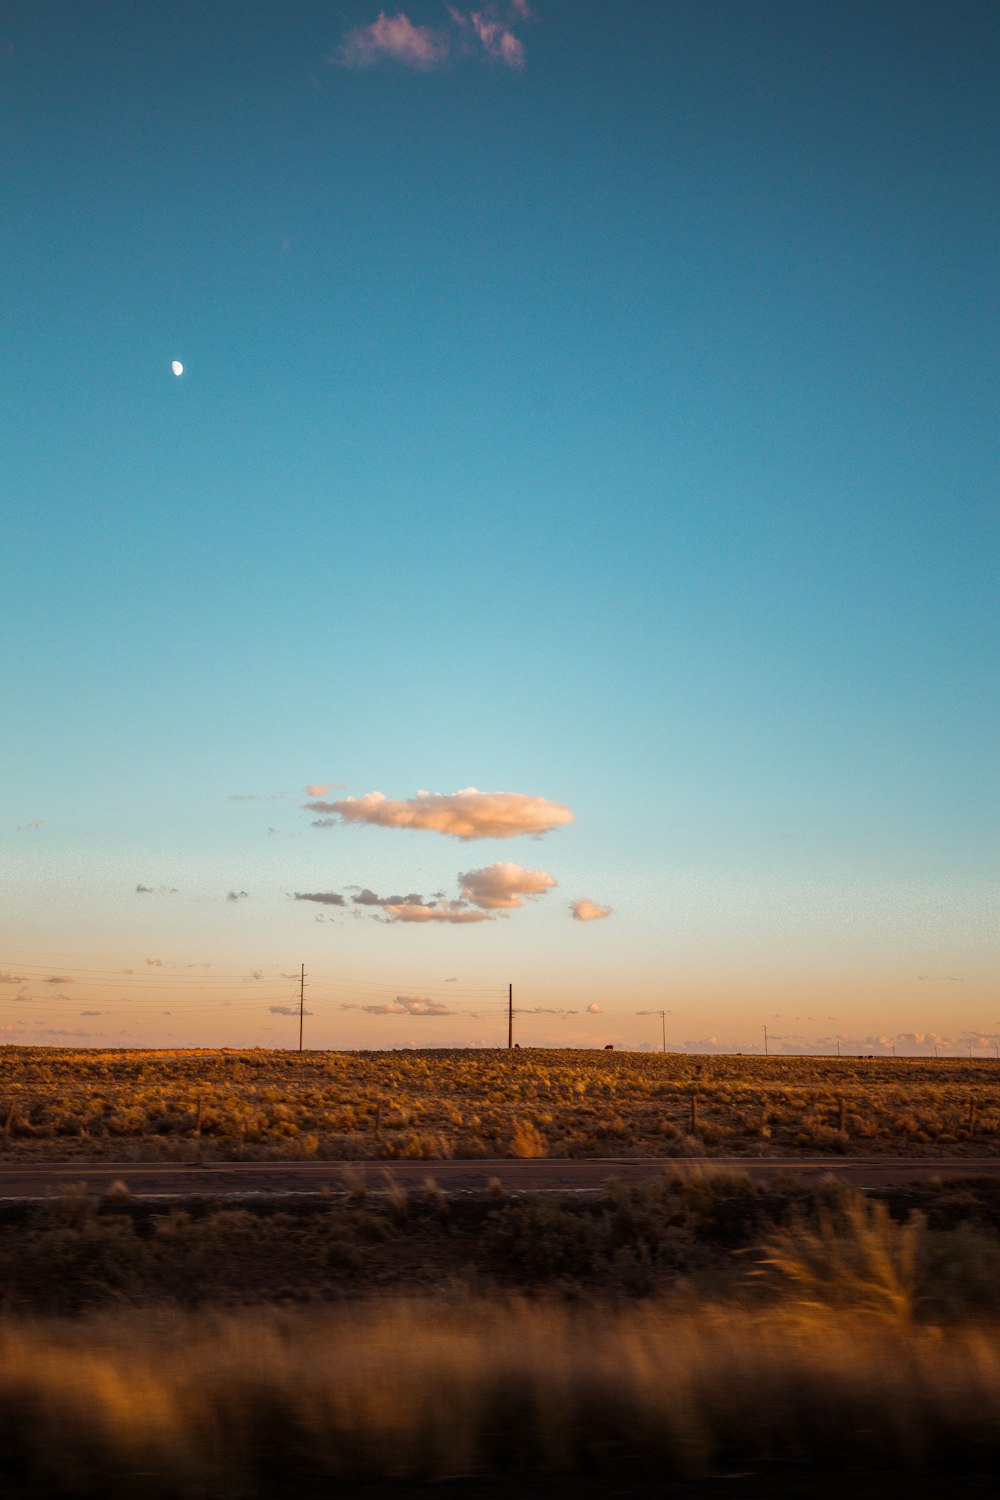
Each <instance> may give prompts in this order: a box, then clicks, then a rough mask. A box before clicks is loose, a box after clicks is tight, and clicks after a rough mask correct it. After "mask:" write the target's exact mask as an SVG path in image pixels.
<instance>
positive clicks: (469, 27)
mask: <svg viewBox="0 0 1000 1500" xmlns="http://www.w3.org/2000/svg"><path fill="white" fill-rule="evenodd" d="M501 12H502V14H501ZM448 14H449V15H450V17H451V19H452V21H453V22H454V24H455V25H456V26H457V27H459V29H460V30H461V31H463V32H464V33H465V35H466V37H469V36H470V35H471V36H474V37H475V38H476V41H478V43H479V45H480V46H481V47H482V49H483V51H484V52H485V53H486V55H487V57H492V58H495V59H496V60H497V62H502V63H506V65H507V66H508V67H509V68H523V67H524V43H523V42H522V41H521V40H520V39H519V38H518V37H516V36H515V35H514V33H513V31H511V29H510V26H509V25H508V24H507V23H508V20H522V21H527V20H529V19H530V18H531V12H530V11H529V9H528V6H527V5H526V4H525V3H523V0H512V3H511V4H510V5H508V6H506V7H503V6H499V7H498V6H497V5H484V6H483V8H482V10H473V11H470V12H469V14H468V15H465V14H463V12H462V11H460V10H456V9H455V8H454V6H452V5H449V6H448ZM464 50H466V51H469V50H470V46H469V43H468V42H466V45H465V49H464Z"/></svg>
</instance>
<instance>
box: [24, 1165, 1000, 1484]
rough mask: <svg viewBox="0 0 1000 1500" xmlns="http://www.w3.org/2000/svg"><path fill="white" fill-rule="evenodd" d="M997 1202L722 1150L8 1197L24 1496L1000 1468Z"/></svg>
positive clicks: (941, 1474) (952, 1476)
mask: <svg viewBox="0 0 1000 1500" xmlns="http://www.w3.org/2000/svg"><path fill="white" fill-rule="evenodd" d="M998 1227H1000V1184H998V1183H997V1181H996V1180H995V1179H992V1178H983V1179H978V1180H977V1179H972V1178H970V1179H967V1180H965V1181H960V1182H957V1183H955V1182H951V1183H947V1184H942V1183H925V1184H918V1185H912V1186H910V1187H907V1188H905V1189H895V1190H892V1191H886V1192H885V1193H884V1194H882V1195H881V1196H865V1195H863V1194H862V1193H860V1192H859V1191H858V1190H857V1189H853V1188H851V1187H848V1186H847V1185H845V1184H843V1183H839V1182H836V1181H834V1180H831V1179H827V1180H824V1181H820V1182H812V1183H807V1182H805V1181H804V1180H802V1179H801V1178H799V1177H792V1176H786V1177H784V1178H781V1177H779V1178H777V1179H776V1180H775V1181H772V1182H769V1183H760V1182H755V1181H754V1180H753V1179H752V1178H751V1177H750V1176H749V1175H748V1174H746V1173H741V1172H734V1171H731V1170H724V1169H721V1168H718V1167H713V1166H712V1165H711V1164H710V1163H708V1164H705V1165H703V1166H702V1165H696V1167H695V1169H694V1170H693V1172H685V1173H683V1174H680V1173H677V1172H674V1173H668V1172H664V1173H662V1174H661V1175H660V1176H659V1177H658V1178H654V1179H650V1180H649V1181H646V1182H643V1183H641V1184H638V1185H636V1186H634V1187H627V1186H625V1185H623V1184H620V1183H619V1184H616V1183H613V1182H612V1183H610V1184H609V1186H608V1189H607V1191H606V1192H605V1193H604V1195H603V1196H597V1197H594V1196H587V1197H584V1198H581V1197H579V1196H574V1195H571V1196H569V1197H567V1198H564V1199H561V1198H553V1197H541V1196H535V1195H531V1194H527V1195H517V1194H515V1195H505V1194H504V1193H502V1192H491V1193H487V1194H484V1195H478V1196H475V1195H473V1196H466V1197H458V1198H455V1199H448V1198H447V1197H445V1196H444V1195H443V1194H441V1193H439V1192H438V1191H437V1190H436V1189H435V1186H434V1183H433V1180H432V1177H431V1176H430V1175H429V1176H428V1179H427V1181H426V1182H425V1184H424V1185H423V1187H421V1188H419V1189H411V1190H410V1191H409V1192H407V1191H405V1190H403V1189H402V1188H400V1187H398V1186H397V1187H395V1188H394V1189H392V1190H391V1191H389V1192H386V1193H379V1194H377V1195H374V1196H369V1195H367V1194H366V1191H365V1189H364V1187H363V1185H362V1184H361V1182H360V1179H358V1180H357V1181H356V1182H355V1184H354V1186H353V1187H352V1186H350V1185H345V1187H344V1188H343V1189H342V1190H341V1191H338V1192H330V1193H326V1194H314V1195H311V1196H308V1197H302V1198H299V1199H297V1200H294V1199H282V1198H280V1197H279V1198H273V1199H272V1198H266V1199H259V1200H248V1201H247V1202H245V1203H243V1204H241V1205H240V1206H238V1207H235V1208H234V1207H233V1206H232V1205H230V1204H220V1203H218V1202H214V1203H213V1202H212V1200H211V1199H192V1200H188V1201H187V1202H173V1203H171V1202H164V1201H156V1200H150V1199H147V1200H135V1201H134V1200H132V1199H131V1198H130V1197H129V1195H128V1193H127V1192H126V1191H124V1190H123V1189H121V1188H116V1189H112V1190H111V1191H110V1192H108V1193H107V1194H106V1195H105V1196H104V1197H103V1198H96V1197H94V1196H92V1195H87V1194H86V1193H84V1192H82V1191H78V1192H67V1193H65V1194H63V1195H61V1196H56V1197H53V1198H50V1199H46V1200H41V1201H39V1202H34V1203H27V1202H10V1203H7V1204H5V1205H2V1206H0V1453H2V1455H3V1461H2V1469H0V1493H2V1494H3V1495H4V1497H7V1496H10V1497H21V1496H23V1497H39V1496H59V1497H62V1496H65V1497H69V1496H73V1497H77V1500H84V1497H86V1500H97V1497H101V1500H105V1497H114V1500H117V1497H126V1496H127V1497H129V1500H181V1497H187V1500H252V1497H260V1500H291V1497H292V1496H294V1497H295V1500H313V1497H316V1500H318V1497H319V1496H324V1497H325V1496H329V1495H331V1494H337V1495H340V1496H350V1497H357V1500H361V1497H362V1496H364V1497H365V1500H382V1497H383V1496H386V1497H389V1496H392V1497H394V1500H399V1497H400V1496H402V1495H403V1494H405V1495H406V1496H407V1497H409V1496H411V1495H412V1496H416V1495H425V1494H426V1495H434V1494H438V1493H441V1492H442V1489H446V1490H447V1493H448V1494H449V1495H453V1496H456V1497H460V1500H471V1497H476V1500H487V1497H489V1500H513V1497H514V1496H523V1495H524V1494H541V1493H545V1494H550V1493H551V1494H553V1495H557V1496H558V1495H566V1496H568V1495H569V1494H571V1493H572V1494H573V1495H575V1496H577V1497H579V1496H582V1495H590V1494H600V1495H601V1496H602V1497H606V1496H609V1495H614V1496H626V1495H627V1496H629V1497H632V1496H636V1497H638V1496H645V1495H648V1494H651V1493H653V1492H654V1490H655V1491H656V1492H657V1493H659V1492H660V1491H661V1490H664V1489H665V1490H666V1492H667V1493H670V1494H675V1495H677V1496H678V1497H680V1496H681V1495H682V1494H687V1493H688V1492H687V1491H686V1490H684V1489H682V1488H681V1486H683V1485H684V1484H685V1483H690V1484H691V1485H692V1490H691V1494H692V1495H694V1496H696V1497H698V1500H706V1497H708V1496H714V1495H716V1494H719V1493H723V1492H724V1493H726V1494H727V1495H729V1494H735V1495H738V1496H743V1497H745V1500H748V1497H749V1495H750V1493H751V1492H750V1490H749V1489H748V1488H747V1486H746V1484H745V1483H744V1480H745V1478H746V1476H748V1475H749V1476H755V1477H756V1479H757V1480H759V1481H760V1483H761V1484H763V1485H764V1488H763V1489H758V1490H754V1491H753V1494H754V1495H755V1496H756V1495H758V1494H760V1495H766V1496H768V1497H769V1500H771V1497H774V1496H782V1495H785V1494H786V1493H793V1494H795V1495H799V1494H801V1493H802V1492H801V1491H800V1490H795V1489H793V1490H791V1491H786V1490H785V1488H784V1484H785V1481H786V1480H787V1477H788V1476H789V1475H792V1476H798V1477H799V1478H800V1479H802V1478H803V1476H808V1477H809V1487H808V1491H809V1493H810V1494H812V1495H814V1496H821V1497H822V1500H833V1497H839V1496H840V1495H842V1494H844V1493H846V1492H847V1490H848V1489H850V1490H851V1491H852V1492H853V1493H856V1494H864V1495H873V1494H875V1493H878V1492H880V1490H881V1488H883V1487H884V1486H885V1485H886V1484H889V1483H891V1484H893V1486H894V1487H895V1488H899V1487H900V1486H905V1491H906V1493H907V1494H908V1495H910V1496H912V1497H917V1496H924V1495H927V1496H931V1495H933V1496H934V1497H935V1500H937V1497H940V1496H941V1495H943V1494H944V1493H945V1492H946V1491H947V1492H948V1493H951V1491H952V1489H953V1487H954V1486H955V1485H956V1483H957V1484H960V1486H961V1488H962V1490H963V1493H966V1494H973V1493H975V1494H980V1493H984V1494H985V1493H987V1492H989V1493H992V1492H993V1491H992V1490H989V1491H987V1490H986V1489H984V1488H983V1486H984V1485H986V1484H987V1482H989V1483H994V1482H995V1481H987V1478H986V1476H989V1475H991V1474H995V1468H996V1464H997V1462H998V1460H1000V1233H998ZM859 1474H860V1475H863V1476H866V1478H865V1480H864V1484H863V1485H861V1486H860V1487H859V1479H858V1475H859ZM735 1476H740V1479H739V1483H735V1482H734V1479H735ZM713 1477H714V1478H716V1479H717V1481H718V1484H719V1485H721V1487H722V1488H721V1490H717V1489H715V1488H713V1487H711V1482H712V1480H713ZM591 1483H593V1485H595V1486H596V1488H595V1489H593V1490H592V1489H589V1488H588V1485H589V1484H591ZM865 1486H867V1488H866V1487H865Z"/></svg>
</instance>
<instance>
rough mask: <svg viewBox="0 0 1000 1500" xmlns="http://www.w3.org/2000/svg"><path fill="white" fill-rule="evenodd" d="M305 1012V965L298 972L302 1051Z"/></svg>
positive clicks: (300, 1045)
mask: <svg viewBox="0 0 1000 1500" xmlns="http://www.w3.org/2000/svg"><path fill="white" fill-rule="evenodd" d="M305 1013H306V966H305V964H303V965H302V968H301V970H300V972H299V1051H300V1052H301V1051H302V1025H303V1021H304V1019H305Z"/></svg>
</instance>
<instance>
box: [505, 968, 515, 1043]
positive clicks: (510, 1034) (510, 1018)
mask: <svg viewBox="0 0 1000 1500" xmlns="http://www.w3.org/2000/svg"><path fill="white" fill-rule="evenodd" d="M513 1045H514V986H513V985H512V984H509V985H508V986H507V1049H508V1051H509V1050H510V1048H511V1047H513Z"/></svg>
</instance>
